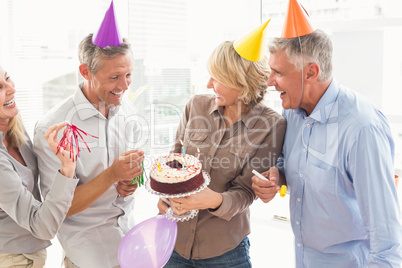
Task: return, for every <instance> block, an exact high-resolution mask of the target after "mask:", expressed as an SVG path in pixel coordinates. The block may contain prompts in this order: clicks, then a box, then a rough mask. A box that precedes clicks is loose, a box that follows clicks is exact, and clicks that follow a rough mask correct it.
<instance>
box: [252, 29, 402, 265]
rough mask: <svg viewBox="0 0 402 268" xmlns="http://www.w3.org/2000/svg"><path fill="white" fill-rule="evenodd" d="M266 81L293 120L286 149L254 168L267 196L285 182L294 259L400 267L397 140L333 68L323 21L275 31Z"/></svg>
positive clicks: (259, 193)
mask: <svg viewBox="0 0 402 268" xmlns="http://www.w3.org/2000/svg"><path fill="white" fill-rule="evenodd" d="M269 51H270V59H269V65H270V67H271V74H270V77H269V80H268V85H269V86H274V87H275V89H276V90H277V91H280V92H281V94H280V97H281V99H282V106H283V108H284V112H283V115H284V117H285V118H286V120H287V130H286V135H285V141H284V146H283V150H282V157H281V158H280V159H279V160H278V163H277V165H276V167H273V168H271V169H270V170H269V171H266V172H265V173H263V175H265V176H266V177H267V178H269V179H270V181H264V180H261V179H260V178H258V177H256V176H254V177H253V178H252V180H253V189H254V191H255V193H256V195H257V196H258V197H259V198H260V199H261V200H262V201H264V202H269V201H270V200H271V199H272V198H273V197H274V196H275V194H276V191H277V190H278V189H279V185H282V184H286V183H287V185H288V189H289V192H290V213H291V214H290V217H291V224H292V229H293V233H294V235H295V254H296V267H325V268H328V267H337V268H338V267H342V268H343V267H353V268H356V267H400V263H401V262H402V246H401V243H402V242H401V241H402V227H401V223H400V215H399V214H400V208H399V205H398V204H399V203H398V197H397V191H396V187H395V183H394V175H393V158H394V142H393V140H392V137H391V131H390V128H389V126H388V123H387V121H386V118H385V117H384V115H383V114H382V113H381V112H380V111H379V110H377V109H376V108H375V107H374V106H373V105H372V104H371V103H369V102H368V101H367V100H365V99H364V98H363V97H361V96H359V95H358V94H356V93H355V92H353V91H352V90H350V89H348V88H346V87H344V86H342V85H340V84H338V83H337V81H336V80H335V79H334V78H333V77H332V43H331V40H330V39H329V37H328V36H327V35H326V34H325V33H324V32H323V31H321V30H315V31H314V30H313V31H312V32H311V33H309V34H306V35H302V36H297V37H294V38H275V39H274V40H273V42H272V44H271V45H270V46H269Z"/></svg>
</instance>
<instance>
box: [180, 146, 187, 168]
mask: <svg viewBox="0 0 402 268" xmlns="http://www.w3.org/2000/svg"><path fill="white" fill-rule="evenodd" d="M180 143H181V150H182V151H183V156H182V159H183V163H182V166H183V170H184V169H185V168H186V167H185V165H184V157H185V156H186V150H184V143H183V141H182V140H180Z"/></svg>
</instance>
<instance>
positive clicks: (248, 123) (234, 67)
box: [158, 41, 286, 268]
mask: <svg viewBox="0 0 402 268" xmlns="http://www.w3.org/2000/svg"><path fill="white" fill-rule="evenodd" d="M208 71H209V73H210V75H211V78H210V79H209V81H208V84H207V87H208V88H210V89H212V90H213V93H214V94H212V95H198V96H195V97H193V98H192V99H191V100H190V101H189V102H188V104H187V106H186V108H185V111H184V115H183V117H182V120H181V123H180V125H179V128H178V130H177V134H176V143H175V146H174V149H173V152H175V153H179V152H181V147H182V145H181V143H180V140H183V141H184V147H185V150H186V152H187V153H188V154H192V155H198V152H197V148H199V150H200V158H199V159H200V161H201V162H202V165H203V167H202V168H203V170H204V171H205V172H207V173H209V174H210V176H211V182H210V184H209V186H208V187H207V188H205V189H204V190H203V191H201V192H199V193H197V194H193V195H190V196H188V197H184V198H176V199H170V202H171V206H172V207H173V210H174V212H175V213H176V214H182V213H185V212H187V211H189V210H193V209H199V214H198V215H197V216H196V217H195V218H194V219H191V220H188V221H184V222H178V236H177V242H176V246H175V251H174V252H173V254H172V257H171V258H170V260H169V262H168V263H167V265H166V266H165V267H175V268H177V267H201V266H202V267H207V266H210V267H251V261H250V256H249V246H250V244H249V241H248V237H247V235H248V234H249V233H250V231H251V230H250V210H249V206H250V205H251V204H252V203H253V201H254V200H255V198H256V196H255V194H254V192H253V190H252V188H251V177H252V176H253V174H252V170H253V169H255V170H257V171H263V170H266V167H269V166H273V165H275V162H276V159H277V158H278V157H279V154H280V152H281V149H282V142H283V137H284V134H285V129H286V122H285V120H284V118H283V117H282V116H281V115H279V114H278V113H276V112H275V111H273V110H272V109H270V108H268V107H266V106H265V105H264V104H263V103H262V100H263V99H264V95H265V93H266V92H267V81H268V76H269V67H268V62H267V58H266V57H264V59H262V60H261V61H258V62H252V61H248V60H246V59H244V58H242V57H241V56H240V55H239V54H238V53H237V52H236V51H235V49H234V48H233V42H230V41H226V42H223V43H222V44H220V45H219V46H218V47H217V48H216V49H215V50H214V51H213V53H212V55H211V56H210V58H209V61H208ZM158 207H159V211H160V212H161V213H164V212H165V211H166V210H167V209H168V205H167V204H166V203H165V202H163V201H162V200H160V201H159V203H158Z"/></svg>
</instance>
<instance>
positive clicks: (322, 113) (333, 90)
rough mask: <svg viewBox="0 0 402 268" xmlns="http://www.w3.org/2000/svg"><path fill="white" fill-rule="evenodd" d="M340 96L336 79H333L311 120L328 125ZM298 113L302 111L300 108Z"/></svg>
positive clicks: (311, 115)
mask: <svg viewBox="0 0 402 268" xmlns="http://www.w3.org/2000/svg"><path fill="white" fill-rule="evenodd" d="M338 94H339V86H338V83H337V82H336V80H335V78H332V81H331V83H330V85H329V87H328V88H327V90H326V91H325V93H324V95H322V97H321V99H320V100H319V101H318V103H317V105H316V106H315V108H314V110H313V112H312V113H311V114H310V116H309V117H310V118H311V119H314V120H316V121H318V122H320V123H322V124H326V123H327V121H328V119H329V117H330V115H331V111H332V108H333V106H334V103H335V101H336V99H337V98H338ZM297 110H298V111H297V113H300V112H301V110H302V109H300V108H298V109H297Z"/></svg>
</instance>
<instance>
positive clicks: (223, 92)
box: [207, 77, 240, 106]
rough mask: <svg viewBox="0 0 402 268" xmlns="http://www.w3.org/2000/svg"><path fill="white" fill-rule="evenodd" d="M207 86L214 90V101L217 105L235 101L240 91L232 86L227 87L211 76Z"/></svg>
mask: <svg viewBox="0 0 402 268" xmlns="http://www.w3.org/2000/svg"><path fill="white" fill-rule="evenodd" d="M207 88H211V89H213V90H214V92H215V96H216V99H215V101H216V103H217V104H218V105H219V106H231V105H234V104H236V103H237V100H238V99H237V97H238V96H239V93H240V91H239V90H236V89H234V88H230V87H227V86H225V85H222V84H221V83H219V82H218V81H216V80H215V79H214V78H213V77H211V78H210V79H209V81H208V84H207Z"/></svg>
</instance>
